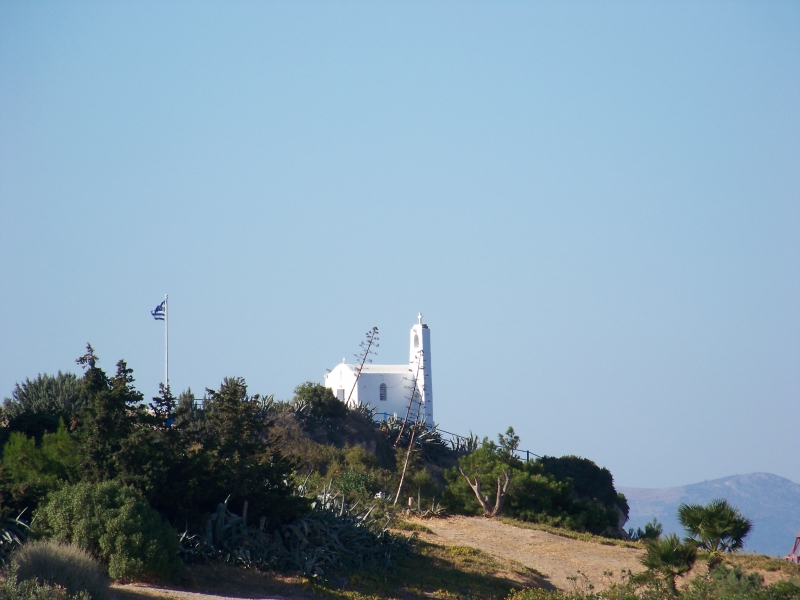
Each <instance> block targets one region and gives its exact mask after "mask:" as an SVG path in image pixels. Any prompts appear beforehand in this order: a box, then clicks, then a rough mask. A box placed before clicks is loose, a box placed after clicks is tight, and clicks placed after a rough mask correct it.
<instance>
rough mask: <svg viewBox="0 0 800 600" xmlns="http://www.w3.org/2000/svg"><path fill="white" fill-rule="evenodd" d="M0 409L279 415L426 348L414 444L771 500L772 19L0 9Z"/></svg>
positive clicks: (783, 53)
mask: <svg viewBox="0 0 800 600" xmlns="http://www.w3.org/2000/svg"><path fill="white" fill-rule="evenodd" d="M0 226H2V235H1V236H0V283H1V284H2V293H1V294H0V397H3V396H8V395H10V393H11V390H12V388H13V385H14V383H15V382H17V381H21V380H24V378H25V377H35V376H36V375H37V374H38V373H40V372H46V373H55V372H57V371H58V370H59V369H60V370H68V371H77V366H76V365H75V364H74V360H75V358H77V357H78V356H79V355H81V354H82V353H83V350H84V347H85V344H86V342H91V343H92V344H93V345H94V347H95V349H96V351H97V353H98V355H99V356H100V358H101V363H100V364H101V366H103V367H104V368H106V369H107V370H109V371H113V370H114V365H115V363H116V361H117V360H119V359H120V358H124V359H125V360H127V361H128V363H129V365H130V366H131V367H132V368H133V369H134V375H135V377H136V378H137V386H138V387H139V389H140V390H141V391H142V392H143V393H145V395H146V396H148V397H150V396H152V395H154V394H155V393H156V392H157V387H158V383H159V381H161V379H162V377H163V342H164V340H163V326H162V325H161V324H160V323H159V322H156V321H154V320H153V319H152V317H151V316H150V311H151V310H152V309H153V308H154V307H155V306H156V304H158V302H159V301H160V300H161V299H162V298H163V296H164V294H165V293H169V295H170V379H171V384H172V387H173V389H179V390H182V389H185V388H187V387H189V386H191V388H192V389H193V390H194V391H196V392H197V395H198V396H199V395H201V394H202V390H203V389H204V388H206V387H217V386H219V384H220V382H221V380H222V378H223V377H225V376H231V375H239V376H243V377H244V378H245V379H246V380H247V382H248V383H249V385H250V390H251V392H253V393H255V392H260V393H274V394H275V395H276V397H278V398H283V399H288V398H290V397H291V395H292V390H293V389H294V387H295V386H296V385H298V384H299V383H302V382H304V381H307V380H311V381H317V382H321V381H322V377H323V373H324V371H325V369H326V368H331V367H333V366H335V365H336V363H338V362H340V361H341V360H342V357H348V359H350V358H351V357H352V355H353V354H355V353H356V352H357V351H358V344H359V342H360V341H361V340H362V339H363V334H364V332H366V331H367V330H368V329H369V328H371V327H372V326H375V325H377V326H378V327H379V328H380V336H381V347H380V349H379V355H378V357H377V359H376V363H377V362H385V363H400V362H403V361H405V360H407V356H408V347H407V343H408V329H409V328H410V327H411V325H412V324H413V323H414V322H415V321H416V315H417V312H419V311H422V313H423V315H424V317H425V321H426V322H427V323H428V324H429V325H430V327H431V334H432V342H431V343H432V357H431V358H432V367H433V380H434V386H433V387H434V394H435V415H436V420H437V421H438V422H439V423H440V424H441V426H442V427H443V428H444V429H447V430H449V431H456V432H463V433H467V432H469V431H470V430H472V431H474V432H476V433H479V434H481V435H491V436H493V437H494V436H495V435H496V434H497V432H498V431H501V430H505V428H506V427H507V426H508V425H513V426H514V427H515V429H516V430H517V432H518V433H519V434H520V435H521V437H522V447H523V448H526V449H530V450H532V451H533V452H535V453H537V454H550V455H563V454H578V455H582V456H586V457H588V458H591V459H593V460H595V461H596V462H597V463H598V464H600V465H601V466H606V467H608V468H609V469H610V470H611V472H612V473H613V474H614V476H615V479H616V481H617V483H618V484H621V485H627V486H642V487H663V486H672V485H679V484H685V483H692V482H695V481H702V480H704V479H712V478H716V477H722V476H727V475H733V474H737V473H739V474H741V473H747V472H751V471H767V472H771V473H775V474H777V475H781V476H784V477H788V478H790V479H792V480H794V481H796V482H800V460H798V456H799V455H800V435H798V423H800V272H799V271H800V269H799V268H798V267H799V266H800V3H797V2H779V1H775V2H727V1H726V2H621V3H620V2H547V3H545V2H402V3H389V2H291V3H290V2H216V3H212V2H135V3H123V2H90V3H87V2H70V3H63V2H10V1H8V0H6V1H3V2H0Z"/></svg>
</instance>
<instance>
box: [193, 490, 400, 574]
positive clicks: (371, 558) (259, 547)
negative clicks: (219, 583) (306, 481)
mask: <svg viewBox="0 0 800 600" xmlns="http://www.w3.org/2000/svg"><path fill="white" fill-rule="evenodd" d="M371 514H372V508H366V507H365V508H361V509H359V508H358V503H356V504H353V505H348V504H347V502H346V501H345V499H344V497H343V496H342V495H341V494H339V493H334V492H333V491H332V486H331V484H330V483H329V484H328V485H327V486H326V488H325V489H324V490H323V493H322V494H320V495H319V496H318V497H317V499H316V500H315V502H314V503H313V505H312V509H311V512H309V514H308V515H306V516H305V517H303V518H302V519H297V520H295V521H293V522H292V523H289V524H286V525H284V526H282V527H281V528H280V529H279V530H275V531H274V532H272V533H271V534H270V533H268V532H266V531H264V520H262V522H261V524H260V526H259V527H257V528H256V527H249V526H248V525H247V524H246V523H245V522H244V519H242V518H241V517H239V516H238V515H235V514H233V513H231V512H230V510H228V506H227V501H225V502H223V503H221V504H220V505H219V506H218V508H217V511H216V512H215V513H214V514H212V515H211V516H210V518H209V520H208V522H207V524H206V530H205V532H204V533H203V534H200V535H191V534H189V533H188V532H187V533H184V534H183V536H182V537H181V545H180V551H181V555H182V557H183V558H184V560H185V561H187V562H192V561H198V560H219V561H222V562H228V563H234V564H239V565H242V566H244V567H252V568H257V569H267V568H277V569H281V570H289V571H299V572H300V573H302V574H304V575H306V576H308V577H317V578H324V577H325V575H326V573H328V572H330V571H336V570H340V571H341V570H344V571H347V570H352V569H362V568H364V567H367V566H371V567H388V566H390V565H391V564H392V558H393V557H394V556H395V555H396V554H397V553H398V552H403V551H405V550H406V549H407V547H408V546H407V544H408V542H407V541H406V540H404V539H402V538H398V537H396V536H393V535H391V534H390V533H389V532H388V530H387V529H386V528H385V527H379V526H378V524H377V523H376V522H375V520H374V519H373V518H372V517H371Z"/></svg>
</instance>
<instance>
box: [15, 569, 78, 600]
mask: <svg viewBox="0 0 800 600" xmlns="http://www.w3.org/2000/svg"><path fill="white" fill-rule="evenodd" d="M0 600H90V596H89V594H88V593H87V592H78V593H77V594H70V593H69V592H67V590H66V589H64V588H63V587H61V586H58V585H56V586H53V585H50V584H49V583H40V582H39V581H36V580H35V579H27V580H25V581H19V579H18V578H17V573H16V569H15V568H14V567H13V566H12V567H11V568H9V569H7V570H6V572H5V573H4V580H3V582H2V585H0Z"/></svg>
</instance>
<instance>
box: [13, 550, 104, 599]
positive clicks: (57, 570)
mask: <svg viewBox="0 0 800 600" xmlns="http://www.w3.org/2000/svg"><path fill="white" fill-rule="evenodd" d="M11 562H12V563H13V565H14V566H15V567H16V569H17V576H18V577H19V578H20V579H22V580H23V581H24V580H28V579H36V580H38V581H39V582H40V583H45V584H50V585H58V586H61V587H63V588H64V589H66V590H67V592H68V593H69V594H77V593H79V592H81V591H86V592H87V593H88V594H89V596H90V597H91V598H92V599H93V600H106V599H107V598H110V597H111V593H110V588H109V583H110V582H109V581H108V577H106V575H105V573H104V572H103V567H102V565H100V563H99V562H98V561H97V560H96V559H95V558H93V557H92V555H90V554H89V553H88V552H85V551H84V550H81V549H80V548H79V547H77V546H74V545H72V544H63V543H61V542H55V541H52V540H40V541H35V542H30V543H28V544H25V545H24V546H22V547H21V548H20V549H19V550H17V551H16V552H14V554H13V555H12V556H11Z"/></svg>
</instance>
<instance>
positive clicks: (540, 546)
mask: <svg viewBox="0 0 800 600" xmlns="http://www.w3.org/2000/svg"><path fill="white" fill-rule="evenodd" d="M517 525H521V524H520V523H517ZM536 527H537V526H535V525H524V524H523V525H522V526H514V525H511V524H508V523H505V522H503V521H501V520H498V519H485V518H483V517H461V516H456V517H448V518H444V519H425V520H422V519H411V520H409V521H408V522H406V524H405V526H404V528H403V529H404V530H405V532H407V530H408V529H413V530H414V531H416V536H417V537H418V539H419V541H418V542H417V550H418V552H419V553H420V554H419V555H418V556H417V557H416V558H413V557H408V558H407V559H400V560H399V561H398V563H397V567H396V568H395V569H392V570H390V571H387V572H380V573H367V572H362V573H359V574H358V575H356V576H352V577H351V578H349V581H347V582H346V583H345V584H344V586H343V587H344V589H345V590H350V591H352V592H354V594H353V595H348V593H347V592H346V591H343V590H341V589H339V590H337V589H335V588H336V586H333V587H324V586H313V585H309V582H307V581H306V582H305V583H304V582H303V581H302V580H301V579H299V578H298V577H296V576H291V575H279V574H276V573H258V572H256V571H251V570H244V569H234V568H233V567H229V566H226V565H219V564H214V565H210V564H209V565H206V566H201V567H190V568H188V569H187V570H186V573H185V576H184V577H183V578H182V579H183V585H182V586H181V588H180V589H176V588H172V589H165V588H158V587H155V586H152V585H149V586H148V585H125V586H116V588H115V591H116V593H117V596H118V598H120V600H226V599H228V598H262V599H266V598H282V599H286V600H290V599H291V600H295V599H296V600H300V599H301V598H308V597H317V598H336V599H344V598H375V597H381V598H405V599H408V600H411V599H415V598H419V599H420V600H421V599H422V598H431V597H435V598H455V597H460V598H504V597H505V596H506V595H507V593H508V590H509V589H511V588H512V587H541V588H545V589H551V590H552V589H557V590H562V591H570V590H573V589H575V590H584V591H585V590H588V589H590V586H591V588H593V589H594V590H596V591H599V590H602V589H605V588H607V587H609V586H610V585H611V584H613V583H615V582H619V581H621V579H622V577H621V572H622V571H627V570H628V569H630V570H631V571H633V572H639V571H641V570H642V568H643V567H642V565H641V564H640V562H639V558H640V556H641V555H642V552H643V550H642V548H641V547H638V546H637V545H635V544H630V543H621V542H616V543H615V542H612V541H610V540H605V539H602V538H594V537H593V538H591V539H587V540H583V539H573V538H570V537H564V536H563V535H554V534H553V533H550V532H548V531H542V530H538V529H536ZM630 546H634V547H630ZM726 563H728V564H738V565H740V566H742V567H743V568H744V569H745V570H747V571H750V570H756V571H757V572H759V573H760V574H761V575H762V576H763V577H764V578H765V580H766V582H767V583H772V582H775V581H777V580H781V579H787V578H791V577H795V578H796V577H797V576H798V575H800V568H798V567H797V566H796V565H790V564H789V563H786V562H784V561H769V560H768V559H764V558H763V557H754V556H752V555H746V556H727V557H726ZM704 572H705V564H704V563H701V564H700V565H698V566H697V567H696V569H695V570H694V571H693V572H691V573H689V574H688V575H687V579H689V578H691V577H693V576H695V575H697V574H698V573H704ZM198 591H202V592H204V593H202V594H198V593H197V592H198ZM358 592H360V593H361V594H365V595H360V594H359V593H358ZM212 594H213V595H212Z"/></svg>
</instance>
